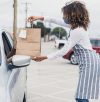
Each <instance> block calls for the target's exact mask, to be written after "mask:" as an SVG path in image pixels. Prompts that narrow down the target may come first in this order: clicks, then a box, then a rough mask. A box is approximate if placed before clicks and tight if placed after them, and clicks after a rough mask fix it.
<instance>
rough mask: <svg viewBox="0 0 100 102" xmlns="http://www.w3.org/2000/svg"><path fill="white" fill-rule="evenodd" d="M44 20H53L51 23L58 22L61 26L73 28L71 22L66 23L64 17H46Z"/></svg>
mask: <svg viewBox="0 0 100 102" xmlns="http://www.w3.org/2000/svg"><path fill="white" fill-rule="evenodd" d="M44 21H47V22H51V23H54V24H58V25H60V26H64V27H68V28H71V26H70V25H69V24H66V23H65V22H64V21H63V19H58V18H49V17H44Z"/></svg>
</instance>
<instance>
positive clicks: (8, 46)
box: [2, 32, 12, 56]
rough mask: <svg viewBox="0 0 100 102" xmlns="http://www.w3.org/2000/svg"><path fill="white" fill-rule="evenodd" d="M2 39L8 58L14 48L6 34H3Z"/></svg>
mask: <svg viewBox="0 0 100 102" xmlns="http://www.w3.org/2000/svg"><path fill="white" fill-rule="evenodd" d="M2 39H3V43H4V50H5V54H6V56H7V55H8V54H9V53H10V51H11V49H12V46H11V44H10V41H9V39H8V37H7V35H6V33H5V32H2Z"/></svg>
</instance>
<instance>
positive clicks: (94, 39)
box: [90, 38, 100, 40]
mask: <svg viewBox="0 0 100 102" xmlns="http://www.w3.org/2000/svg"><path fill="white" fill-rule="evenodd" d="M90 40H100V38H90Z"/></svg>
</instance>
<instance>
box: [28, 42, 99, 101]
mask: <svg viewBox="0 0 100 102" xmlns="http://www.w3.org/2000/svg"><path fill="white" fill-rule="evenodd" d="M50 48H51V49H50ZM54 50H55V48H54V43H43V44H42V54H47V53H50V52H53V51H54ZM77 81H78V66H77V65H71V64H70V63H69V61H66V60H64V59H62V58H58V59H56V60H46V61H43V62H35V61H32V62H31V65H30V66H29V68H28V80H27V90H28V91H27V94H28V100H27V102H75V100H74V96H75V91H76V86H77ZM91 102H100V99H99V100H98V101H91Z"/></svg>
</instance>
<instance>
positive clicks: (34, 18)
mask: <svg viewBox="0 0 100 102" xmlns="http://www.w3.org/2000/svg"><path fill="white" fill-rule="evenodd" d="M35 20H44V17H42V16H30V17H29V18H28V22H32V21H35Z"/></svg>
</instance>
